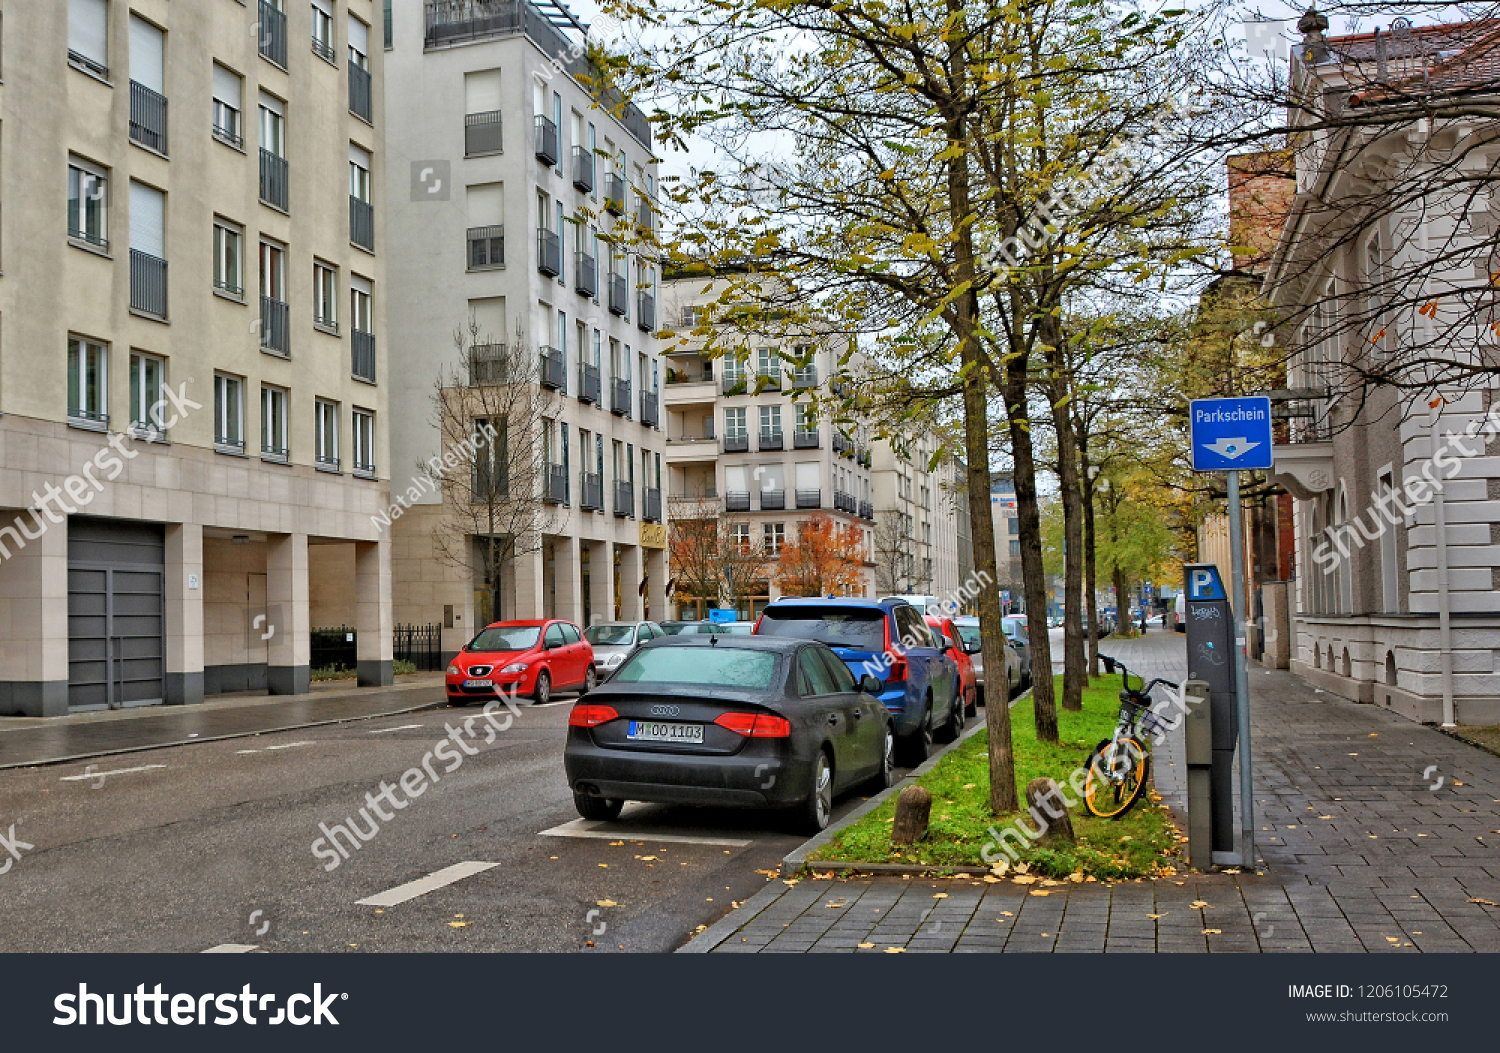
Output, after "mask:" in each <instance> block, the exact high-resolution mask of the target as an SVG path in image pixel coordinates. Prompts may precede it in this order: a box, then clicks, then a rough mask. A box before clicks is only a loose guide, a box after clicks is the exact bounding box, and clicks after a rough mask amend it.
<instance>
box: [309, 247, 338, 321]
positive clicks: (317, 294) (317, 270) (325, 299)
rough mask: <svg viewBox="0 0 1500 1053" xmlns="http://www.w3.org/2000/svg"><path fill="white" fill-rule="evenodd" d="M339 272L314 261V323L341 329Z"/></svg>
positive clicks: (327, 265)
mask: <svg viewBox="0 0 1500 1053" xmlns="http://www.w3.org/2000/svg"><path fill="white" fill-rule="evenodd" d="M338 305H339V272H338V270H337V269H336V268H334V267H332V266H330V265H329V264H326V263H318V262H316V261H315V262H314V263H313V323H314V324H315V325H318V326H321V327H323V328H324V329H329V330H332V331H333V332H335V333H336V332H338V329H339V306H338Z"/></svg>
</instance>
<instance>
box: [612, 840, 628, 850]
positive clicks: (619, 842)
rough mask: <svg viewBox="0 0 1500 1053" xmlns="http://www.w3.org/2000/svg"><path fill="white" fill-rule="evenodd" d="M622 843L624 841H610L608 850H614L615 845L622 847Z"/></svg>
mask: <svg viewBox="0 0 1500 1053" xmlns="http://www.w3.org/2000/svg"><path fill="white" fill-rule="evenodd" d="M624 843H625V842H624V841H611V842H610V843H609V847H610V848H614V847H615V846H616V845H623V844H624Z"/></svg>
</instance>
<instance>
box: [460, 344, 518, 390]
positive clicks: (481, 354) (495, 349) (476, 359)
mask: <svg viewBox="0 0 1500 1053" xmlns="http://www.w3.org/2000/svg"><path fill="white" fill-rule="evenodd" d="M506 354H507V350H506V346H505V345H504V344H475V345H474V346H473V347H471V348H469V386H470V387H471V388H477V387H483V386H485V385H487V384H505V383H508V382H509V379H510V378H509V377H507V376H506V373H507V368H506V365H505V362H506Z"/></svg>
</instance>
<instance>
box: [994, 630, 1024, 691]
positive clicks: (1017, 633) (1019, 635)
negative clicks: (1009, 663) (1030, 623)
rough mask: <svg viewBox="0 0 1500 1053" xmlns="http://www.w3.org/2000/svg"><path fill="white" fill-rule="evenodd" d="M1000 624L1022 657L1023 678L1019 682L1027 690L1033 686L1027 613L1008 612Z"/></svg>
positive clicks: (1017, 653)
mask: <svg viewBox="0 0 1500 1053" xmlns="http://www.w3.org/2000/svg"><path fill="white" fill-rule="evenodd" d="M1000 625H1001V627H1002V628H1003V629H1004V630H1005V638H1006V639H1007V640H1008V641H1010V645H1011V647H1012V648H1014V649H1015V652H1016V655H1017V657H1019V658H1020V659H1021V679H1020V680H1019V681H1018V684H1019V686H1020V689H1021V690H1022V691H1025V690H1026V689H1027V688H1028V687H1030V686H1031V638H1030V637H1029V636H1028V635H1027V633H1028V631H1029V630H1028V628H1027V624H1026V615H1024V614H1007V615H1006V616H1005V617H1004V618H1001V619H1000Z"/></svg>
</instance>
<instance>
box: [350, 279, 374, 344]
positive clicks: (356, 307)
mask: <svg viewBox="0 0 1500 1053" xmlns="http://www.w3.org/2000/svg"><path fill="white" fill-rule="evenodd" d="M353 281H354V284H353V285H352V286H350V288H349V327H350V328H351V329H353V330H354V331H355V332H356V333H373V332H375V321H374V306H373V305H374V298H373V296H372V292H373V290H374V286H373V285H371V284H370V282H369V281H367V280H366V279H364V278H359V277H356V278H354V279H353Z"/></svg>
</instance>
